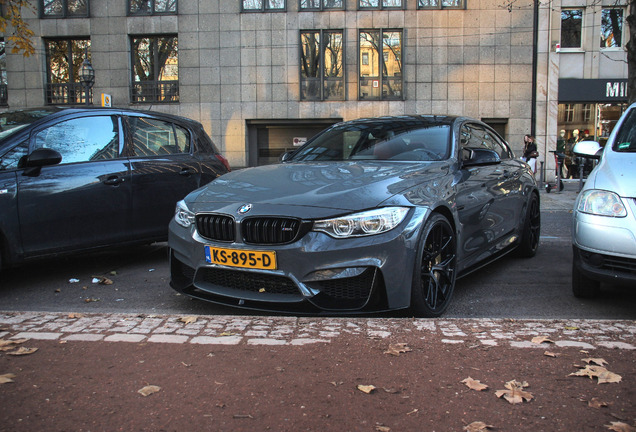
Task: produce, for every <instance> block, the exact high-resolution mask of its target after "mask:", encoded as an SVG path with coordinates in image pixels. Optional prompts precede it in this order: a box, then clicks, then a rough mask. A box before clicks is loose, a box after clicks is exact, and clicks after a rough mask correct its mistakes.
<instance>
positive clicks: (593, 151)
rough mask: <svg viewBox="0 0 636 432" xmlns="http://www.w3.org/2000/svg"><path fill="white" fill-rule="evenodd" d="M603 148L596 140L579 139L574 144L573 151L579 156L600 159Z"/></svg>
mask: <svg viewBox="0 0 636 432" xmlns="http://www.w3.org/2000/svg"><path fill="white" fill-rule="evenodd" d="M601 150H603V148H602V147H601V145H600V144H599V143H598V142H596V141H579V142H578V143H576V144H575V145H574V148H573V149H572V152H573V153H574V154H575V155H576V156H579V157H586V158H590V159H600V158H601V153H602V151H601Z"/></svg>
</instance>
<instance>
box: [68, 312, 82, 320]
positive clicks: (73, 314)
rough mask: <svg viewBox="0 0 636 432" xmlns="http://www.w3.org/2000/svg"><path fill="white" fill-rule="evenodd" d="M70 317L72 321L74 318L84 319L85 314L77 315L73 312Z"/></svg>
mask: <svg viewBox="0 0 636 432" xmlns="http://www.w3.org/2000/svg"><path fill="white" fill-rule="evenodd" d="M68 317H69V318H71V319H74V318H84V314H81V313H76V312H71V313H70V314H68Z"/></svg>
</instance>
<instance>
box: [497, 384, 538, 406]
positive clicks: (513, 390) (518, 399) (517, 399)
mask: <svg viewBox="0 0 636 432" xmlns="http://www.w3.org/2000/svg"><path fill="white" fill-rule="evenodd" d="M528 385H529V384H528V383H527V382H525V381H524V382H519V381H517V380H512V381H508V382H507V383H506V385H505V387H506V388H507V389H508V390H497V391H496V392H495V395H497V397H498V398H501V397H502V396H503V398H504V399H506V400H507V401H508V402H510V403H511V404H518V403H522V402H523V401H524V400H525V401H526V402H530V401H531V400H532V399H534V396H533V395H532V393H530V392H527V391H525V390H524V388H526V387H528Z"/></svg>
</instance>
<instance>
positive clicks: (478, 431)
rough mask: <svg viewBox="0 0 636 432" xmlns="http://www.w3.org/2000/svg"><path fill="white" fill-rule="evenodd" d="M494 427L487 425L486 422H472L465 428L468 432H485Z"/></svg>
mask: <svg viewBox="0 0 636 432" xmlns="http://www.w3.org/2000/svg"><path fill="white" fill-rule="evenodd" d="M492 428H493V426H490V425H487V424H486V423H484V422H480V421H476V422H472V423H471V424H469V425H468V426H464V430H465V431H468V432H483V431H485V430H487V429H492Z"/></svg>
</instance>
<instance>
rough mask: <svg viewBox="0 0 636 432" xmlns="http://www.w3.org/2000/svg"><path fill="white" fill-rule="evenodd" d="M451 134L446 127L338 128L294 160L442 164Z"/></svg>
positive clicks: (386, 125)
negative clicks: (428, 162)
mask: <svg viewBox="0 0 636 432" xmlns="http://www.w3.org/2000/svg"><path fill="white" fill-rule="evenodd" d="M449 133H450V126H449V125H446V124H424V125H423V124H421V123H419V124H406V125H401V124H399V123H398V124H397V125H395V124H393V123H369V124H359V123H358V124H356V123H352V124H343V125H337V126H334V127H332V128H330V129H328V130H327V131H325V132H323V133H322V134H320V135H318V136H317V137H316V138H315V139H313V140H311V141H310V142H309V143H307V145H305V146H304V147H301V148H300V149H299V150H298V152H297V153H296V154H295V155H294V156H293V158H292V160H294V161H309V160H360V159H368V160H401V161H439V160H444V159H446V158H448V154H449Z"/></svg>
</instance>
